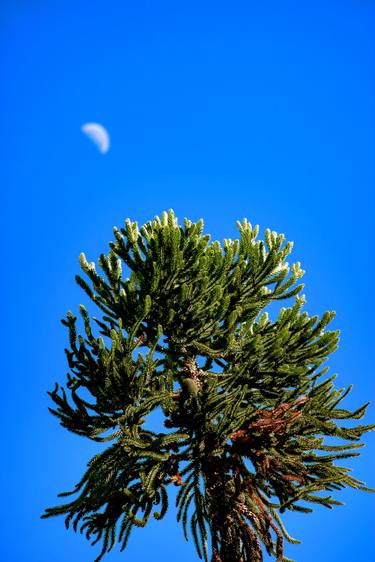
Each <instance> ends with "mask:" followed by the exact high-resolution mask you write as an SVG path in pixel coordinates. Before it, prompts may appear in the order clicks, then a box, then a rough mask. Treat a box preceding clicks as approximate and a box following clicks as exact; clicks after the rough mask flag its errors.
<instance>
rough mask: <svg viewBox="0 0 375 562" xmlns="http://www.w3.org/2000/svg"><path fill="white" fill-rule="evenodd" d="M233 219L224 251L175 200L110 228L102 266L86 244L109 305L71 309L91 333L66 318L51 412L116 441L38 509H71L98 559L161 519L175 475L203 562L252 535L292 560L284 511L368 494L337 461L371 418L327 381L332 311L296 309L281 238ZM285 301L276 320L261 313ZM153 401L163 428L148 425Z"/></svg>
mask: <svg viewBox="0 0 375 562" xmlns="http://www.w3.org/2000/svg"><path fill="white" fill-rule="evenodd" d="M238 228H239V233H240V238H239V240H233V241H232V240H224V243H223V246H221V245H220V243H219V242H211V241H210V237H209V236H208V235H206V234H204V233H203V221H198V222H197V223H195V224H193V223H191V222H190V221H189V220H187V219H185V221H184V226H180V225H179V224H178V222H177V219H176V217H175V216H174V214H173V212H172V211H169V212H168V213H163V215H162V218H161V219H160V218H159V217H156V218H155V219H154V220H153V221H151V222H148V223H147V224H145V225H144V226H142V228H141V229H140V230H139V229H138V225H137V223H135V222H131V221H130V220H126V222H125V227H124V228H121V229H120V230H117V229H116V228H115V229H114V236H115V241H114V242H111V243H110V251H109V253H108V255H104V254H102V255H100V257H99V266H100V268H101V270H102V272H101V273H100V274H99V273H98V272H97V271H96V268H95V264H94V263H88V262H87V260H86V257H85V255H84V254H81V257H80V263H81V268H82V270H83V272H84V274H85V275H86V279H84V278H82V277H80V276H77V277H76V280H77V282H78V284H79V285H80V286H81V287H82V289H83V290H84V291H85V292H86V294H87V295H88V296H89V298H90V299H91V301H93V302H94V303H95V305H97V307H98V308H99V309H100V311H101V313H102V314H101V318H100V319H98V318H96V317H92V318H90V316H89V313H88V312H87V310H86V308H85V307H84V306H83V305H80V316H81V324H82V326H83V329H84V332H83V333H84V335H79V334H78V332H77V320H78V317H76V316H74V315H73V314H72V313H71V312H68V314H67V316H66V318H65V319H64V320H62V322H63V324H64V325H65V326H66V327H67V328H68V332H69V346H70V347H69V348H68V349H66V350H65V351H66V356H67V360H68V365H69V370H70V371H69V373H68V374H67V382H66V389H65V388H64V387H60V386H59V385H58V384H56V386H55V389H54V390H53V391H52V392H49V395H50V397H51V398H52V400H53V402H54V404H55V407H54V408H50V411H51V413H52V414H53V415H55V416H57V417H58V419H59V420H60V423H61V425H62V426H63V427H65V428H67V429H68V430H69V431H72V432H74V433H76V434H78V435H83V436H85V437H88V438H89V439H92V440H94V441H99V442H104V441H108V442H112V444H111V445H110V446H109V447H108V448H107V449H106V450H105V451H104V452H102V453H100V454H98V455H96V456H95V457H94V458H93V459H92V460H91V461H90V462H89V463H88V469H87V471H86V472H85V474H84V475H83V477H82V479H81V480H80V482H79V483H78V484H77V485H76V487H75V488H74V490H73V491H72V492H65V493H62V494H60V496H63V497H65V496H69V495H76V496H77V497H76V499H75V500H73V501H71V502H70V503H65V504H63V505H60V506H57V507H53V508H49V509H47V510H46V512H45V514H44V515H43V516H42V517H51V516H54V515H64V516H65V523H66V526H67V528H68V527H69V525H70V524H71V525H72V526H73V529H74V530H77V529H78V528H79V529H80V531H81V532H82V533H83V532H85V535H86V537H87V538H88V539H91V538H92V539H93V542H92V544H95V543H97V542H99V541H102V550H101V553H100V555H99V556H98V558H97V559H96V562H98V561H99V560H100V559H101V558H102V557H103V556H104V554H105V553H106V552H109V551H110V550H111V549H112V548H113V546H114V545H115V543H116V541H117V542H119V543H120V544H121V548H122V549H123V548H125V546H126V544H127V541H128V538H129V534H130V532H131V529H132V528H133V527H134V526H137V527H144V526H145V525H146V524H147V521H148V520H149V519H150V517H151V516H152V515H153V517H154V518H155V519H157V520H159V519H162V518H163V516H164V515H165V513H166V511H167V509H168V493H167V487H168V486H169V485H171V484H174V485H176V486H180V489H179V493H178V495H177V508H178V512H177V519H178V521H181V522H182V527H183V531H184V534H185V537H186V538H188V536H189V534H191V536H192V537H193V540H194V542H195V545H196V549H197V553H198V556H199V557H200V558H202V559H204V560H205V561H206V562H208V560H211V561H212V562H233V560H236V561H239V562H248V561H255V562H256V561H261V560H262V547H261V545H263V546H264V548H265V549H266V551H267V552H268V553H269V554H270V555H273V556H274V557H275V558H276V559H277V561H282V560H285V561H286V560H287V559H286V558H285V557H284V555H283V542H284V539H285V540H287V541H289V542H292V543H296V542H298V541H296V540H295V539H293V538H291V537H290V536H289V535H288V533H287V531H286V530H285V528H284V526H283V523H282V521H281V519H280V515H279V513H282V512H284V511H285V510H297V511H301V512H309V511H311V509H310V508H309V507H307V505H308V503H312V504H316V503H318V504H321V505H323V506H325V507H328V508H331V507H332V506H334V505H337V504H339V503H340V502H338V501H337V500H335V499H334V498H333V496H332V495H331V492H335V491H336V490H339V489H341V488H344V487H347V486H350V487H352V488H358V489H362V490H368V488H366V487H365V486H364V484H363V483H362V482H361V481H359V480H357V479H355V478H354V477H352V476H351V475H350V474H349V470H348V469H347V468H343V467H342V466H341V465H337V464H335V461H336V460H342V459H345V458H349V457H353V456H357V455H358V454H359V453H358V452H357V450H358V448H360V447H361V446H362V443H360V442H359V440H360V438H361V436H362V434H363V433H364V432H366V431H369V430H371V429H373V427H374V426H371V425H357V426H355V425H354V424H353V423H351V424H350V425H349V426H342V425H341V420H344V421H345V420H357V419H360V418H362V417H363V415H364V414H365V412H366V408H367V404H366V405H364V406H362V407H360V408H359V409H357V410H356V411H354V412H351V411H349V410H347V409H344V408H342V407H341V402H342V400H343V399H344V398H345V397H346V395H347V394H348V392H349V391H350V388H349V389H347V390H336V389H335V386H334V384H333V379H334V377H333V376H332V377H330V378H324V375H325V373H326V371H327V368H322V364H323V363H324V361H325V360H326V359H327V357H328V356H329V355H330V354H331V353H332V352H333V351H335V349H336V348H337V344H338V332H337V331H325V330H326V328H327V326H328V325H329V323H330V322H331V320H332V319H333V317H334V313H333V312H326V313H324V314H323V316H322V318H320V319H319V318H318V317H317V316H313V317H309V316H308V314H307V313H306V312H302V308H303V305H304V303H305V299H304V297H303V296H302V295H301V291H302V288H303V285H301V284H299V280H300V279H301V277H302V275H303V271H302V270H301V268H300V264H299V263H295V264H292V265H291V266H289V265H288V263H287V262H286V258H287V257H288V255H289V254H290V252H291V250H292V243H290V242H287V243H285V240H284V236H283V235H282V234H277V233H275V232H271V231H269V230H266V232H265V241H262V240H257V234H258V227H255V228H253V227H252V226H251V224H250V223H249V222H247V221H246V220H243V221H242V223H238ZM123 268H124V270H125V271H126V275H127V276H126V277H123V273H122V271H123ZM288 298H293V299H294V302H293V304H292V305H291V306H290V307H289V308H282V309H281V310H280V313H279V316H278V318H277V320H276V321H274V322H273V321H271V320H270V319H269V317H268V314H267V312H264V311H263V310H264V309H265V308H266V307H267V305H269V304H271V303H272V302H273V301H279V300H284V299H288ZM80 390H83V391H84V392H85V394H86V396H87V395H89V396H91V400H90V401H87V400H86V399H84V398H83V397H82V396H81V395H80ZM67 391H69V393H70V399H69V398H68V396H67ZM81 394H82V393H81ZM159 407H160V408H161V409H162V411H163V413H164V416H165V422H164V423H165V426H166V428H169V431H168V432H167V431H166V432H164V433H163V432H162V433H155V432H153V431H150V430H149V429H147V416H148V415H149V414H150V413H151V412H152V411H153V410H155V409H156V408H159ZM325 437H335V438H338V439H342V440H345V441H349V443H343V444H334V445H329V444H327V443H326V441H325ZM337 443H339V442H338V441H337ZM326 453H328V454H326ZM327 492H328V495H327Z"/></svg>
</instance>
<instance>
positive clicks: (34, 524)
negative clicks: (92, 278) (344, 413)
mask: <svg viewBox="0 0 375 562" xmlns="http://www.w3.org/2000/svg"><path fill="white" fill-rule="evenodd" d="M0 28H1V33H0V36H1V39H0V54H1V67H2V71H1V76H2V86H1V94H0V113H1V120H2V127H3V137H2V142H1V169H0V180H1V186H2V204H1V212H2V221H1V228H2V229H3V234H2V240H3V256H4V257H3V259H2V266H3V271H2V276H1V284H2V295H3V296H4V304H3V310H4V311H5V318H4V317H3V322H2V330H3V332H4V333H3V340H2V341H3V348H2V349H3V353H2V381H3V382H2V396H3V399H2V400H3V401H2V414H3V416H4V420H3V422H2V426H3V446H2V453H3V456H2V459H3V460H2V463H1V465H0V474H1V480H2V482H3V485H2V505H3V509H2V511H1V515H0V523H1V525H0V528H1V533H2V534H3V535H4V538H3V539H2V541H1V542H2V545H1V556H0V558H1V560H4V562H24V561H26V560H27V562H50V561H53V562H66V561H68V560H69V561H70V562H92V560H93V559H94V558H95V556H96V555H97V553H98V552H99V548H98V546H96V547H91V546H90V544H89V543H88V542H87V541H86V540H85V539H84V538H83V537H81V536H80V535H79V534H78V535H75V534H74V533H73V531H70V532H66V531H65V528H64V522H63V519H62V518H54V519H49V520H40V519H39V515H40V514H41V513H42V512H43V510H44V508H45V507H46V506H51V505H55V504H56V502H57V501H59V500H57V499H56V494H57V492H60V491H63V490H68V489H72V487H73V485H74V484H75V483H76V482H77V480H78V479H79V477H80V475H81V474H82V472H83V470H84V469H85V465H86V462H87V461H88V460H89V458H91V456H92V455H94V454H95V452H97V451H98V446H97V444H95V443H86V441H85V440H84V439H83V438H80V437H77V436H75V435H73V434H69V433H68V432H67V431H66V430H64V429H62V428H61V427H60V426H59V425H58V421H57V420H56V419H55V418H53V417H52V416H51V415H50V414H49V413H48V411H47V406H48V405H50V400H49V398H48V396H47V394H46V391H47V390H51V389H52V388H53V385H54V382H55V381H58V382H60V383H62V382H63V381H64V380H65V373H66V371H67V365H66V362H65V355H64V353H63V348H64V347H65V345H66V343H67V334H66V330H65V328H64V327H63V326H62V325H61V324H60V318H62V317H63V316H65V313H66V311H67V310H68V309H72V310H73V311H74V312H76V311H77V309H78V304H79V303H80V302H86V300H85V296H84V295H83V294H82V292H81V290H80V289H79V288H78V287H77V286H76V285H75V282H74V275H75V273H78V271H79V265H78V256H79V253H80V252H81V251H84V252H85V253H86V255H87V258H88V259H89V261H92V260H96V259H97V257H98V255H99V253H101V252H102V251H107V249H108V241H109V240H111V239H112V227H113V226H114V225H116V226H121V225H122V223H123V221H124V219H125V218H126V217H130V218H131V219H133V220H138V221H139V222H140V223H143V222H145V221H147V220H149V219H152V218H153V217H154V215H156V214H160V213H161V212H162V211H163V210H165V209H169V208H173V209H174V210H175V212H176V214H177V215H178V216H179V217H180V218H181V219H183V217H185V216H186V217H189V218H191V219H193V220H196V219H198V218H200V217H203V218H204V220H205V224H206V229H207V231H208V232H211V234H212V235H213V237H214V238H218V239H222V238H224V237H231V238H235V237H236V229H235V221H236V220H237V219H242V218H243V217H247V218H248V219H249V220H250V221H251V222H252V223H256V224H260V227H261V231H264V229H265V228H266V227H270V228H271V229H273V230H276V231H278V232H283V233H285V234H286V237H287V239H288V240H293V241H294V242H295V247H294V253H293V256H294V259H295V260H299V261H301V263H302V267H303V269H305V270H306V275H305V278H304V279H305V284H306V289H305V294H306V297H307V306H306V310H307V311H308V312H309V313H310V314H311V315H313V314H319V315H321V314H322V313H323V312H324V311H325V310H332V309H333V310H336V311H337V318H336V319H335V321H334V324H333V325H332V327H334V328H340V329H341V331H342V333H341V343H340V348H339V350H338V351H337V352H336V354H335V355H334V356H333V357H332V358H331V360H330V366H331V372H337V373H338V374H339V377H338V381H337V384H338V386H339V387H340V388H341V387H345V386H347V385H348V384H349V383H351V382H352V383H354V390H353V393H352V395H350V397H349V398H348V399H347V402H346V404H347V406H348V407H357V406H359V405H361V404H362V403H364V402H365V401H367V400H368V399H369V398H370V396H371V395H372V396H373V395H374V383H373V380H374V366H375V365H374V363H375V362H374V353H373V351H372V349H373V348H374V335H373V334H374V326H373V313H374V277H375V268H374V252H373V248H374V226H375V225H374V179H375V166H374V154H375V153H374V149H375V128H374V127H375V119H374V118H375V115H374V113H375V104H374V92H375V63H374V60H375V58H374V29H375V6H374V3H373V2H371V1H370V0H352V1H349V0H340V1H338V0H337V1H334V0H331V1H329V0H328V1H327V0H325V1H321V0H315V1H314V2H301V1H294V2H293V1H290V0H285V1H283V2H279V1H277V0H269V1H267V2H252V1H242V2H241V1H233V2H221V1H215V2H211V1H209V0H208V1H204V0H200V1H199V2H198V1H196V0H189V1H188V2H185V1H179V2H172V1H170V2H166V1H163V0H161V1H156V2H146V1H144V0H138V1H137V2H129V1H128V0H124V1H117V2H113V1H112V2H111V1H109V0H108V1H106V2H98V1H93V0H91V1H88V0H81V1H80V0H74V1H73V0H49V1H47V0H29V1H27V2H26V1H22V0H3V1H2V3H1V8H0ZM91 121H94V122H99V123H102V124H103V125H104V126H105V127H106V128H107V129H108V131H109V134H110V136H111V148H110V150H109V152H108V153H107V154H105V155H103V154H101V153H100V152H99V151H98V150H97V149H96V147H95V146H94V144H93V143H91V142H90V141H89V139H88V138H87V137H85V136H84V135H83V133H82V132H81V129H80V128H81V125H82V124H83V123H86V122H91ZM374 420H375V406H374V405H372V407H371V408H370V411H369V414H368V416H367V422H368V423H369V422H370V421H374ZM365 441H366V443H368V445H367V446H366V447H365V449H364V450H363V454H362V456H361V457H360V458H359V459H355V461H354V462H353V463H351V466H355V475H356V476H357V477H358V478H360V479H362V480H365V481H366V482H367V483H368V484H369V485H372V486H375V479H374V476H373V472H374V470H373V468H374V463H373V458H374V435H368V436H366V437H365ZM346 462H348V461H346ZM338 499H340V500H342V501H344V502H345V503H346V506H345V507H337V508H336V509H335V510H332V511H329V510H325V509H324V508H319V507H318V508H317V509H316V511H315V513H314V514H312V515H303V514H297V515H295V516H293V517H288V518H287V520H288V523H289V530H290V532H291V533H292V534H294V535H295V536H297V537H299V538H301V539H302V540H303V543H302V545H300V546H295V547H291V548H288V551H287V554H288V555H289V556H290V557H292V558H295V559H296V560H297V561H298V562H315V561H316V560H323V561H325V560H327V561H328V560H329V561H330V562H334V561H340V562H341V561H352V560H356V561H359V562H367V561H370V560H373V559H374V556H375V550H374V541H373V539H372V538H371V531H372V522H373V520H374V515H375V513H374V511H375V510H374V507H375V502H374V499H375V496H374V495H372V494H365V493H363V492H351V491H345V492H341V493H339V494H338ZM106 559H107V560H108V562H111V561H112V562H117V561H118V562H120V561H122V560H124V561H126V560H129V561H130V560H132V561H137V562H148V561H149V560H153V561H154V562H159V561H160V562H161V561H163V562H173V561H174V560H178V561H179V562H193V561H195V560H196V555H195V551H194V547H193V544H192V543H185V541H184V538H183V535H182V530H181V528H180V527H179V526H177V524H175V513H174V510H173V508H172V509H171V512H170V514H169V515H168V517H167V518H166V520H164V521H163V522H161V523H158V522H156V521H155V522H153V523H151V524H150V526H149V528H147V529H145V530H135V532H134V533H133V535H132V537H131V540H130V543H129V547H128V550H127V551H125V552H124V553H120V552H119V551H118V550H114V551H112V553H111V554H109V555H108V556H107V558H106Z"/></svg>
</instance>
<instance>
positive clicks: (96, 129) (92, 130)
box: [81, 123, 109, 154]
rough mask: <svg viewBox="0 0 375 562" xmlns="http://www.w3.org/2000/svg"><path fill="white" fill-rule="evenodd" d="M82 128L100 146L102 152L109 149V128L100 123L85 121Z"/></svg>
mask: <svg viewBox="0 0 375 562" xmlns="http://www.w3.org/2000/svg"><path fill="white" fill-rule="evenodd" d="M81 130H82V132H83V133H85V135H87V136H88V137H89V138H90V139H91V140H92V141H93V142H94V143H95V144H96V146H97V147H98V149H99V150H100V152H101V153H102V154H105V153H106V152H108V150H109V134H108V132H107V130H106V129H105V128H104V127H103V125H100V124H99V123H85V124H84V125H82V127H81Z"/></svg>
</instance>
